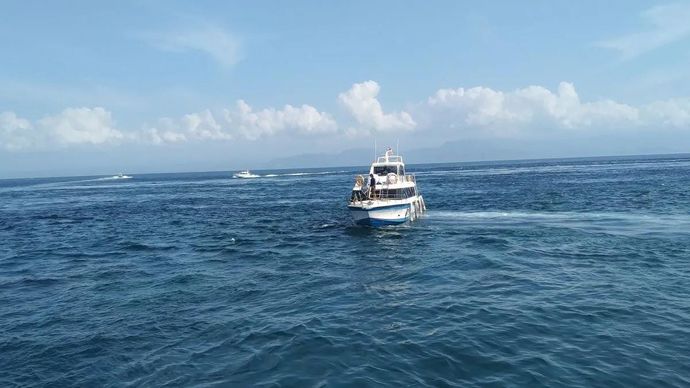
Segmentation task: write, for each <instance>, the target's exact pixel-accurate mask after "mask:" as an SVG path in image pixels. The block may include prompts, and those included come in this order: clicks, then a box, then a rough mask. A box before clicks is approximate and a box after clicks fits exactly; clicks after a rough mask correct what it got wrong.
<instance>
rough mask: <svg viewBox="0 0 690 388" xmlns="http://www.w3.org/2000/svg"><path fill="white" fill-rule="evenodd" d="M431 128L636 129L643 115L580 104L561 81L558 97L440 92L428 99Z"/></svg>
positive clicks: (527, 92)
mask: <svg viewBox="0 0 690 388" xmlns="http://www.w3.org/2000/svg"><path fill="white" fill-rule="evenodd" d="M423 109H427V110H428V112H426V114H427V117H430V118H431V119H430V120H431V124H430V125H437V126H438V125H441V126H449V127H464V128H488V129H490V130H493V131H502V130H508V131H515V130H518V129H524V128H544V127H549V128H551V127H560V128H566V129H576V128H585V127H611V126H616V125H636V124H638V123H639V122H640V111H639V109H638V108H635V107H633V106H630V105H626V104H621V103H617V102H615V101H612V100H600V101H594V102H581V101H580V97H579V96H578V94H577V92H576V91H575V87H574V86H573V85H572V84H571V83H568V82H561V83H560V85H559V86H558V91H557V92H556V93H554V92H552V91H550V90H548V89H546V88H544V87H542V86H528V87H526V88H522V89H517V90H514V91H510V92H503V91H497V90H493V89H491V88H487V87H481V86H480V87H473V88H469V89H465V88H457V89H440V90H438V91H437V92H436V93H435V94H434V95H433V96H431V97H429V98H428V100H427V102H426V105H425V106H424V107H423Z"/></svg>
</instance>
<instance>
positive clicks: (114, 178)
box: [91, 175, 133, 181]
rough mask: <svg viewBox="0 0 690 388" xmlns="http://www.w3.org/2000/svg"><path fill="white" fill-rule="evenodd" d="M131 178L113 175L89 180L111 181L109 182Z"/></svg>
mask: <svg viewBox="0 0 690 388" xmlns="http://www.w3.org/2000/svg"><path fill="white" fill-rule="evenodd" d="M132 178H133V176H131V175H113V176H106V177H103V178H96V179H91V180H94V181H111V180H120V179H132Z"/></svg>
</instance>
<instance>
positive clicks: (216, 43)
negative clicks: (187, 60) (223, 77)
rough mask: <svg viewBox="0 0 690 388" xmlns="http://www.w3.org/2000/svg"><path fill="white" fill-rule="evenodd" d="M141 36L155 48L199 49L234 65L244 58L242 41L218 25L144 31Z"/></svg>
mask: <svg viewBox="0 0 690 388" xmlns="http://www.w3.org/2000/svg"><path fill="white" fill-rule="evenodd" d="M140 36H141V37H142V38H143V39H144V40H146V41H147V42H149V43H150V44H151V45H153V46H154V47H155V48H157V49H159V50H163V51H168V52H176V53H182V52H188V51H199V52H202V53H204V54H206V55H209V56H210V57H211V58H213V59H214V60H216V61H217V62H219V63H221V64H222V65H224V66H232V65H234V64H236V63H237V62H239V61H241V60H242V42H241V40H240V39H239V38H238V37H236V36H235V35H233V34H231V33H230V32H228V31H225V30H224V29H222V28H220V27H217V26H211V25H207V26H202V27H199V28H196V29H187V30H182V31H175V32H168V33H160V32H158V33H144V34H140Z"/></svg>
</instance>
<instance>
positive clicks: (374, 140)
mask: <svg viewBox="0 0 690 388" xmlns="http://www.w3.org/2000/svg"><path fill="white" fill-rule="evenodd" d="M375 161H376V138H374V162H375Z"/></svg>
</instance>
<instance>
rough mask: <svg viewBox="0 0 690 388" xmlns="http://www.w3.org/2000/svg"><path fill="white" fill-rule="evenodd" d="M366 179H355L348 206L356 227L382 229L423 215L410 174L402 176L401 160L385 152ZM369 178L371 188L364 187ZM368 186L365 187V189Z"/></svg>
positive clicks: (422, 204)
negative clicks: (372, 178) (363, 226)
mask: <svg viewBox="0 0 690 388" xmlns="http://www.w3.org/2000/svg"><path fill="white" fill-rule="evenodd" d="M369 174H370V176H369V177H367V178H366V179H365V177H363V176H362V175H358V176H357V177H356V178H355V186H354V187H353V188H352V196H351V197H350V201H349V203H348V206H347V207H348V209H350V214H351V215H352V218H353V220H354V221H355V223H356V224H357V225H368V226H385V225H399V224H404V223H405V222H408V221H414V220H415V219H416V218H417V217H419V216H420V215H421V214H422V213H424V212H425V211H426V204H425V203H424V198H422V195H421V194H420V193H419V189H418V188H417V180H416V179H415V176H414V175H413V174H405V163H403V159H402V156H399V155H393V150H392V149H390V148H389V149H388V150H387V151H386V154H385V155H384V156H380V157H378V158H377V159H376V160H375V161H374V163H372V164H371V168H370V169H369ZM372 175H373V177H374V182H375V184H374V185H373V186H372V185H371V184H368V183H369V181H371V179H370V177H371V176H372ZM367 184H368V187H367Z"/></svg>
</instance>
